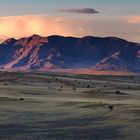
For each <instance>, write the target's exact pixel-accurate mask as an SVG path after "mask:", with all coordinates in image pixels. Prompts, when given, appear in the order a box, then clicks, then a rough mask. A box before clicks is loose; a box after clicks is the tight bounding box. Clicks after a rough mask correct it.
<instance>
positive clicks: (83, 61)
mask: <svg viewBox="0 0 140 140" xmlns="http://www.w3.org/2000/svg"><path fill="white" fill-rule="evenodd" d="M82 68H83V69H94V70H97V71H118V72H119V71H124V72H126V71H128V72H129V71H130V72H140V44H139V43H134V42H129V41H127V40H124V39H121V38H118V37H103V38H102V37H93V36H84V37H81V38H78V37H71V36H68V37H64V36H59V35H52V36H48V37H42V36H39V35H32V36H30V37H25V38H21V39H14V38H10V39H7V40H5V41H4V42H3V43H1V44H0V70H2V71H48V70H49V71H50V70H53V69H82Z"/></svg>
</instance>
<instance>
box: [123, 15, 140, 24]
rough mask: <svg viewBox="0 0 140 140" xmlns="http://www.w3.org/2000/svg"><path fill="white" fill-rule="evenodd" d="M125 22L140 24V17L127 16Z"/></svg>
mask: <svg viewBox="0 0 140 140" xmlns="http://www.w3.org/2000/svg"><path fill="white" fill-rule="evenodd" d="M125 21H126V22H127V23H129V24H140V15H132V16H127V17H126V18H125Z"/></svg>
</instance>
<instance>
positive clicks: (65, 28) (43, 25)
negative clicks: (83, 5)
mask: <svg viewBox="0 0 140 140" xmlns="http://www.w3.org/2000/svg"><path fill="white" fill-rule="evenodd" d="M87 22H88V21H86V20H78V19H67V18H64V17H50V16H40V15H39V16H38V15H36V16H34V15H31V16H10V17H0V35H5V36H8V37H15V38H19V37H24V36H30V35H32V34H39V35H42V36H48V35H54V34H57V35H64V36H82V35H84V34H85V32H84V29H83V28H84V27H82V26H85V25H86V23H87ZM80 25H81V26H80Z"/></svg>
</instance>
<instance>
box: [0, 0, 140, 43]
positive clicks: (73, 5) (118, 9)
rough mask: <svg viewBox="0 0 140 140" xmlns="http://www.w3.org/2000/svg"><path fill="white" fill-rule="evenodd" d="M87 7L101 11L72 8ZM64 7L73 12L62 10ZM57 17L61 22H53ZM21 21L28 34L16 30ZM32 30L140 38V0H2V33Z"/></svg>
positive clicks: (8, 34)
mask: <svg viewBox="0 0 140 140" xmlns="http://www.w3.org/2000/svg"><path fill="white" fill-rule="evenodd" d="M84 8H91V9H94V10H96V11H98V12H99V13H93V14H84V13H79V12H73V11H77V10H80V11H82V12H83V10H84V11H85V9H84ZM61 9H63V10H64V11H72V12H61V11H60V10H61ZM29 17H30V18H29ZM31 19H32V21H31ZM54 21H55V22H56V21H59V23H57V24H56V23H55V24H54ZM7 22H11V24H10V23H9V24H8V23H7ZM49 22H52V24H50V23H49ZM60 22H61V23H63V25H62V24H60ZM18 23H20V24H21V23H22V27H23V29H24V28H25V29H24V30H26V33H25V34H24V33H23V34H22V35H20V33H18V32H17V29H16V28H15V27H16V26H18V27H20V25H18ZM31 25H33V26H31ZM48 25H49V26H51V27H52V31H50V29H48V28H49V27H48ZM38 26H42V28H41V27H38ZM46 26H47V27H48V28H46V29H44V30H45V31H44V30H43V27H46ZM27 30H28V31H27ZM14 31H15V32H14ZM29 31H30V32H29ZM61 31H62V32H61ZM32 33H36V34H40V35H50V34H56V33H57V34H60V35H65V36H68V35H74V36H84V35H93V36H117V37H122V38H125V39H128V40H132V41H137V42H140V0H0V37H1V36H2V37H11V36H15V37H22V36H27V35H31V34H32Z"/></svg>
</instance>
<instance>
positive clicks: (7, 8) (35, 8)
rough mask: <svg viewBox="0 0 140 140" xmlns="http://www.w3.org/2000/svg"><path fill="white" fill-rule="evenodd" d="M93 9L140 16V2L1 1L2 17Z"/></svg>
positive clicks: (79, 0) (95, 0)
mask: <svg viewBox="0 0 140 140" xmlns="http://www.w3.org/2000/svg"><path fill="white" fill-rule="evenodd" d="M83 7H91V8H94V9H97V10H99V11H100V12H101V13H103V14H109V13H110V12H111V14H114V15H120V16H121V15H132V14H140V8H139V7H140V0H0V15H1V16H5V15H22V14H48V13H49V14H51V15H52V14H57V10H59V9H61V8H83Z"/></svg>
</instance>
